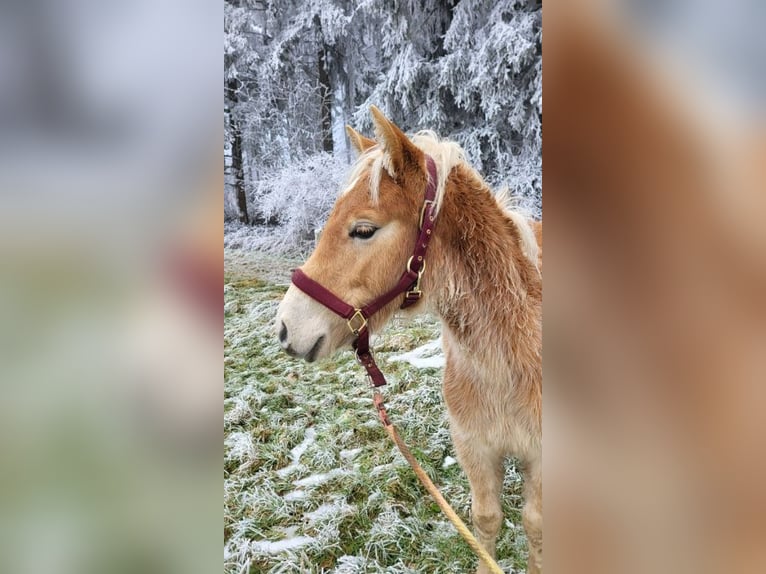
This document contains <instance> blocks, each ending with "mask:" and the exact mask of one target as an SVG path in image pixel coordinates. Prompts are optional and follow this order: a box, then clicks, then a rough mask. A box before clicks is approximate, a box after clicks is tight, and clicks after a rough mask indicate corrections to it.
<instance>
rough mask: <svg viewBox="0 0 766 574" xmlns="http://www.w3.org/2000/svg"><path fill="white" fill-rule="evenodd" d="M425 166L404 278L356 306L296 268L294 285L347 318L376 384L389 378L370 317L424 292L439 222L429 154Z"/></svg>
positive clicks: (359, 357) (359, 356) (356, 347)
mask: <svg viewBox="0 0 766 574" xmlns="http://www.w3.org/2000/svg"><path fill="white" fill-rule="evenodd" d="M426 167H427V169H428V185H427V186H426V194H425V200H424V201H423V207H422V209H421V211H420V225H419V232H418V240H417V243H415V249H414V250H413V251H412V256H411V257H410V258H409V260H408V261H407V267H406V269H405V270H404V273H402V276H401V278H400V279H399V281H398V282H397V283H396V285H395V286H394V287H393V288H391V289H390V290H389V291H387V292H385V293H384V294H383V295H381V296H380V297H377V298H376V299H373V300H372V301H370V302H369V303H368V304H367V305H365V306H364V307H354V306H353V305H349V304H348V303H346V302H345V301H343V300H342V299H341V298H340V297H338V296H337V295H335V294H334V293H332V292H331V291H330V290H329V289H326V288H325V287H323V286H322V285H320V284H319V283H317V282H316V281H314V280H313V279H311V278H310V277H309V276H308V275H306V274H305V273H304V272H303V271H301V270H300V269H296V270H295V271H293V276H292V282H293V285H295V286H296V287H297V288H298V289H300V290H301V291H303V292H304V293H305V294H306V295H308V296H309V297H311V298H312V299H314V300H315V301H317V302H319V303H321V304H322V305H324V306H325V307H327V308H328V309H329V310H330V311H332V312H333V313H335V314H336V315H340V316H341V317H343V318H344V319H346V322H347V324H348V328H349V329H350V330H351V332H352V333H353V334H354V335H356V339H355V340H354V342H353V348H354V351H355V352H356V358H357V360H358V361H359V362H360V363H361V364H362V365H363V366H364V368H365V369H366V370H367V374H368V375H369V376H370V379H371V380H372V385H373V386H374V387H380V386H382V385H385V384H386V379H385V377H384V376H383V373H381V372H380V369H378V366H377V365H376V364H375V359H374V358H373V356H372V352H371V351H370V332H369V330H368V329H367V322H368V320H369V319H370V317H372V316H373V315H374V314H375V313H377V312H378V311H380V310H381V309H382V308H383V307H385V306H386V305H388V304H389V303H390V302H391V301H393V300H394V299H396V298H397V297H398V296H399V295H401V294H402V293H404V294H405V295H404V301H403V302H402V305H401V307H400V309H406V308H407V307H409V306H411V305H414V304H415V303H417V302H418V301H419V300H420V297H421V296H422V292H421V291H420V278H421V277H422V275H423V271H425V268H426V250H427V249H428V244H429V243H430V241H431V237H433V229H434V225H435V223H436V221H435V220H436V215H435V214H434V204H435V201H436V164H435V163H434V160H433V159H431V157H429V156H426Z"/></svg>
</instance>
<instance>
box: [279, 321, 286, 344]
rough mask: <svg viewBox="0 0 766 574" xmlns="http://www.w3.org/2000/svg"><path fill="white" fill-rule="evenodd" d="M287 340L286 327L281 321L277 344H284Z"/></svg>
mask: <svg viewBox="0 0 766 574" xmlns="http://www.w3.org/2000/svg"><path fill="white" fill-rule="evenodd" d="M285 339H287V325H285V322H284V321H282V327H281V328H280V329H279V342H280V343H284V342H285Z"/></svg>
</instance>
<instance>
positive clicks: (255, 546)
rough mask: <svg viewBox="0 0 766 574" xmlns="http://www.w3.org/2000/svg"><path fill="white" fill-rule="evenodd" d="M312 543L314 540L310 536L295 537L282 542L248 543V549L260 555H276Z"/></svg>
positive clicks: (256, 541) (263, 541)
mask: <svg viewBox="0 0 766 574" xmlns="http://www.w3.org/2000/svg"><path fill="white" fill-rule="evenodd" d="M312 542H314V538H311V537H310V536H295V537H293V538H285V539H284V540H277V541H274V542H272V541H270V540H254V541H253V542H251V543H250V548H251V549H252V550H253V551H254V552H260V553H262V554H277V553H279V552H284V551H285V550H292V549H294V548H300V547H301V546H306V545H307V544H311V543H312Z"/></svg>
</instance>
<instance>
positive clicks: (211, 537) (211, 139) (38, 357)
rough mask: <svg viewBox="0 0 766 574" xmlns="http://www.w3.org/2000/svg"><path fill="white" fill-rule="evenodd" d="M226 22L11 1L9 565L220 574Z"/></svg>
mask: <svg viewBox="0 0 766 574" xmlns="http://www.w3.org/2000/svg"><path fill="white" fill-rule="evenodd" d="M220 26H221V5H220V3H218V2H209V1H204V0H192V1H176V0H160V1H148V0H138V1H135V2H119V1H111V0H107V1H105V2H100V1H99V2H94V1H92V0H64V1H59V0H55V1H52V0H23V1H18V2H17V1H10V2H2V3H0V341H2V342H1V343H0V460H2V463H0V572H19V573H23V572H39V571H42V570H45V571H50V572H62V573H64V572H72V573H74V572H77V573H84V572H158V571H162V572H170V571H176V572H179V571H185V572H190V571H206V572H210V571H211V570H212V569H214V568H217V567H218V565H219V564H220V545H219V541H220V539H219V538H218V537H219V536H220V524H221V513H220V510H219V509H220V498H219V497H220V477H221V474H220V452H221V446H220V440H221V437H222V433H221V430H220V429H221V426H220V425H221V416H222V413H223V409H222V406H221V390H222V382H221V365H220V360H221V355H222V342H221V331H222V329H221V318H222V315H223V313H222V310H221V267H222V256H221V237H222V233H221V220H222V216H223V209H222V196H223V182H222V173H223V161H222V158H221V146H222V142H223V137H222V129H221V116H220V102H221V95H220V94H221V92H220V78H221V68H220V66H221V44H220V38H221V36H220V34H221V28H220ZM205 492H207V493H208V494H207V495H205V494H204V493H205ZM206 547H207V548H209V549H210V550H209V552H208V553H207V554H205V552H204V549H205V548H206ZM213 552H214V553H215V554H213ZM213 556H215V558H216V560H215V561H213V560H212V558H213ZM205 559H207V560H208V561H209V562H207V563H206V562H205Z"/></svg>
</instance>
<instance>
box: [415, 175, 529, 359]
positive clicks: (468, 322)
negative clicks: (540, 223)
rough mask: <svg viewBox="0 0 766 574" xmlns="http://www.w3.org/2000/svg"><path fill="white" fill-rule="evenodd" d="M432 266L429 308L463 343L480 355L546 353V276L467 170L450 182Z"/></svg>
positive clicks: (428, 282)
mask: <svg viewBox="0 0 766 574" xmlns="http://www.w3.org/2000/svg"><path fill="white" fill-rule="evenodd" d="M428 265H429V270H428V272H427V273H426V276H425V277H424V288H425V289H426V291H427V292H428V293H429V294H430V295H429V297H430V298H431V302H430V306H431V308H432V309H433V310H434V311H435V312H436V313H437V314H438V315H439V316H440V317H441V319H442V321H443V323H444V325H445V327H446V328H448V329H449V330H450V332H451V335H452V336H453V337H454V338H455V339H457V340H458V341H459V342H460V343H461V345H463V346H464V347H466V348H468V349H471V350H472V351H475V352H478V353H481V354H484V353H498V352H499V353H503V354H504V355H505V356H509V355H510V354H512V355H514V356H515V355H517V354H518V353H519V351H522V350H523V352H524V353H525V354H531V355H535V354H536V353H539V345H540V344H541V342H540V326H539V323H540V314H541V304H542V281H541V279H540V274H539V272H538V270H537V268H536V267H535V266H534V265H533V264H532V263H531V262H530V261H529V260H528V259H527V257H526V256H525V255H524V254H523V251H522V248H521V244H520V233H519V231H518V229H517V228H516V226H515V225H514V224H513V222H512V221H511V220H510V218H509V217H508V215H507V214H505V213H504V212H503V210H502V209H501V208H500V206H499V205H498V204H497V202H496V201H495V199H494V197H493V196H492V194H491V192H490V191H489V188H488V187H487V186H486V184H484V183H483V182H482V181H480V180H478V179H477V178H476V177H475V176H474V175H473V174H471V173H469V172H468V170H465V169H461V168H460V167H457V168H455V169H453V171H452V173H451V174H450V177H449V179H448V181H447V184H446V189H445V193H444V197H443V200H442V205H441V207H440V209H439V215H438V219H437V224H436V229H435V232H434V240H433V243H432V250H431V252H430V253H429V255H428ZM498 347H500V348H498ZM506 347H509V348H506ZM522 347H523V349H522ZM538 358H539V356H538Z"/></svg>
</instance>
